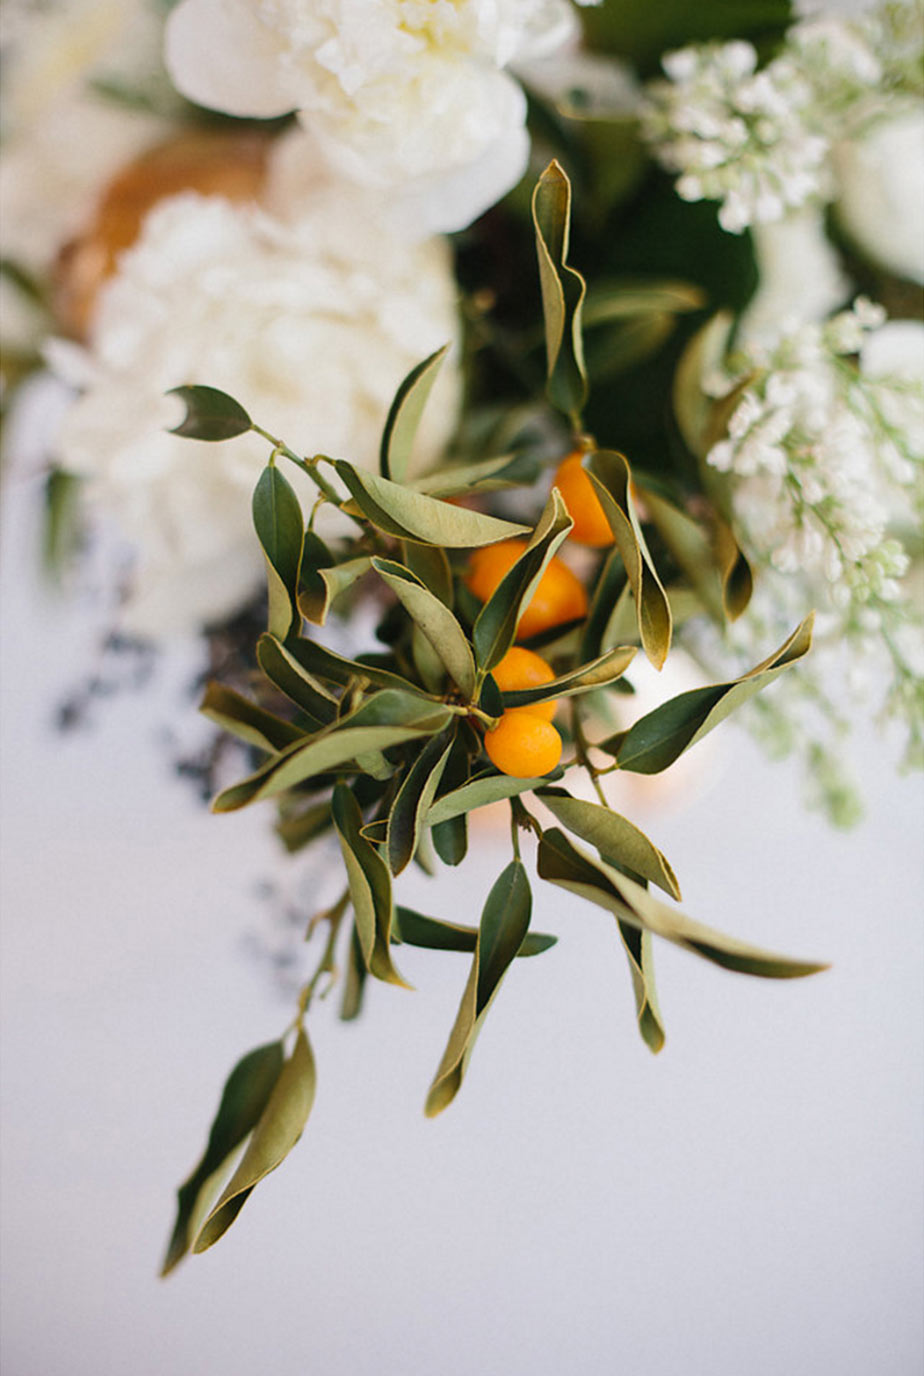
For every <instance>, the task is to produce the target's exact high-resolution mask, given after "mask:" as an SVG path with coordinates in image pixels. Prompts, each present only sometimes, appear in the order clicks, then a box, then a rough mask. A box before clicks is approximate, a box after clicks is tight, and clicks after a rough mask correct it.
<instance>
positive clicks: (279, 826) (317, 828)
mask: <svg viewBox="0 0 924 1376" xmlns="http://www.w3.org/2000/svg"><path fill="white" fill-rule="evenodd" d="M331 825H332V821H331V815H330V803H312V805H311V806H310V807H307V808H305V809H304V811H302V812H292V813H289V814H287V815H285V816H282V817H279V818H277V820H276V825H275V831H276V835H277V836H278V837H279V839H280V841H281V842H282V844H283V845H284V846H285V848H286V850H287V851H289V853H290V854H294V852H295V851H298V850H301V849H302V847H303V846H307V845H308V843H309V841H313V840H314V838H315V837H316V836H320V835H321V833H322V832H324V831H327V829H328V827H330V826H331Z"/></svg>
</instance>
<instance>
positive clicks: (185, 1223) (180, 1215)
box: [161, 1042, 285, 1276]
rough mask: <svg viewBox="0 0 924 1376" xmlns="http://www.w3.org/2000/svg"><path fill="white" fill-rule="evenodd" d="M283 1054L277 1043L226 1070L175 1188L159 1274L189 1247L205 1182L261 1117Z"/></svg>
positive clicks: (277, 1074) (174, 1262)
mask: <svg viewBox="0 0 924 1376" xmlns="http://www.w3.org/2000/svg"><path fill="white" fill-rule="evenodd" d="M284 1059H285V1057H284V1054H283V1048H282V1043H281V1042H270V1043H269V1044H268V1045H266V1046H258V1047H257V1049H256V1050H255V1051H250V1052H248V1054H247V1055H246V1056H244V1057H242V1059H241V1060H239V1061H238V1063H237V1065H236V1066H235V1067H234V1069H233V1070H232V1071H231V1074H230V1075H229V1076H228V1078H227V1080H226V1081H225V1087H224V1089H223V1090H222V1094H221V1102H220V1103H219V1105H218V1112H217V1113H216V1114H215V1118H214V1120H213V1122H212V1126H211V1128H210V1130H209V1140H208V1144H207V1146H206V1148H205V1152H204V1153H203V1155H202V1157H201V1159H200V1160H199V1161H198V1162H197V1164H196V1167H195V1169H194V1170H193V1172H192V1174H191V1175H190V1176H189V1177H188V1179H187V1180H185V1181H184V1182H183V1184H182V1185H181V1186H180V1188H179V1190H178V1191H177V1216H176V1223H175V1225H174V1229H173V1235H172V1236H171V1238H170V1244H169V1246H168V1247H167V1255H166V1257H165V1258H164V1264H163V1269H162V1270H161V1275H162V1276H166V1275H168V1274H169V1273H170V1272H171V1271H172V1270H173V1268H174V1267H175V1266H176V1265H177V1263H178V1262H180V1261H181V1260H182V1259H183V1257H184V1256H186V1254H187V1252H188V1251H189V1249H190V1246H191V1244H192V1240H193V1238H192V1235H193V1220H194V1218H195V1216H196V1214H199V1213H201V1211H202V1208H203V1196H204V1195H205V1193H206V1186H207V1185H208V1184H209V1182H210V1181H213V1179H214V1178H215V1177H216V1176H217V1175H218V1173H219V1172H220V1170H221V1168H222V1166H223V1165H224V1164H225V1162H226V1161H227V1160H228V1158H229V1157H230V1156H231V1154H232V1152H234V1151H235V1150H236V1149H237V1147H239V1146H240V1145H241V1143H242V1142H243V1140H244V1138H245V1137H246V1136H247V1134H248V1133H249V1132H252V1131H253V1129H254V1128H255V1127H256V1125H257V1123H258V1122H259V1120H260V1116H261V1115H262V1113H263V1111H264V1109H265V1108H266V1105H267V1104H268V1102H269V1099H270V1095H271V1094H272V1092H273V1089H274V1088H275V1085H276V1081H277V1080H278V1079H279V1076H280V1073H281V1071H282V1067H283V1061H284Z"/></svg>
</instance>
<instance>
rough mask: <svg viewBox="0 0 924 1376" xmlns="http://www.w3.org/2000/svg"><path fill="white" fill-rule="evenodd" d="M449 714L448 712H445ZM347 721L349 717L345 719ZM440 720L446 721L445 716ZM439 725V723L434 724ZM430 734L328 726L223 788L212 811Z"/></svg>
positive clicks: (269, 793) (417, 730)
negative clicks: (244, 777)
mask: <svg viewBox="0 0 924 1376" xmlns="http://www.w3.org/2000/svg"><path fill="white" fill-rule="evenodd" d="M446 715H447V717H448V715H449V714H448V713H447V714H446ZM344 720H345V722H346V723H348V722H349V718H345V719H344ZM439 724H445V718H444V719H443V720H442V722H440V723H439ZM437 729H438V727H437ZM432 734H433V730H432V729H431V728H429V727H428V726H423V727H421V726H350V725H349V724H345V725H338V726H336V727H330V728H327V729H326V730H324V731H321V732H319V733H318V734H317V735H315V736H310V737H309V738H308V739H307V740H306V741H305V742H304V743H298V742H296V744H295V745H293V746H290V747H288V749H286V750H284V751H281V752H280V753H279V754H278V755H277V756H275V757H274V758H273V759H271V760H268V761H267V762H266V763H265V764H264V765H261V767H260V768H259V769H257V770H255V771H254V772H253V773H252V774H250V775H248V776H247V778H246V779H242V780H241V781H240V782H239V783H236V784H232V785H231V787H230V788H226V789H223V790H222V792H221V793H219V794H218V796H217V797H216V798H215V799H213V801H212V811H213V812H235V811H236V810H237V809H238V808H242V807H247V806H248V805H249V804H250V803H254V802H258V801H259V800H260V799H262V798H272V797H275V796H276V795H277V794H279V793H284V792H285V791H286V789H289V788H294V787H295V785H296V784H302V783H306V782H307V781H308V780H310V779H312V778H314V777H315V776H316V775H319V774H326V773H327V772H328V771H330V770H333V769H338V768H343V767H344V766H348V765H350V764H353V765H354V767H358V765H357V764H356V762H357V761H358V760H359V759H360V758H361V757H362V756H364V755H368V754H369V753H370V752H372V751H379V750H388V749H389V748H390V747H391V746H393V745H403V744H404V742H405V741H413V740H422V739H423V738H424V737H426V736H430V735H432Z"/></svg>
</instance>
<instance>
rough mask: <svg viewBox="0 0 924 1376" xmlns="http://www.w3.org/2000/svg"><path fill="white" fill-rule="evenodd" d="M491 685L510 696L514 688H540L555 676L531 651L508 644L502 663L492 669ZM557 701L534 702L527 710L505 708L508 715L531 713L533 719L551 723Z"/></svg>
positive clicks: (525, 708) (539, 656)
mask: <svg viewBox="0 0 924 1376" xmlns="http://www.w3.org/2000/svg"><path fill="white" fill-rule="evenodd" d="M491 673H492V675H493V677H494V682H495V683H496V684H497V686H498V688H499V689H500V690H501V692H502V693H512V692H514V691H515V690H516V689H517V688H539V687H541V686H542V684H544V683H551V682H552V679H553V678H554V677H555V673H554V671H553V669H552V667H551V665H549V664H547V663H546V662H545V660H544V659H543V658H542V656H541V655H537V654H535V653H534V652H533V651H532V650H524V649H523V647H522V645H511V647H510V649H509V650H508V651H507V653H506V654H505V655H504V657H503V659H502V660H501V662H500V663H499V664H498V665H497V666H496V667H495V668H494V669H492V670H491ZM557 706H558V700H557V699H553V700H552V701H551V702H534V703H530V705H529V706H528V707H508V708H507V711H508V712H530V713H532V715H533V716H536V717H542V718H543V720H545V721H551V720H552V718H553V717H554V715H555V709H556V707H557Z"/></svg>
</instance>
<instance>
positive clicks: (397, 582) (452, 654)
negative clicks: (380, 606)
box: [372, 559, 475, 701]
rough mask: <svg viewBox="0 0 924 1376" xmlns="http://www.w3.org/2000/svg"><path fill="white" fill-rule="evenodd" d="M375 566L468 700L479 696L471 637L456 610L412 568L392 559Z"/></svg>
mask: <svg viewBox="0 0 924 1376" xmlns="http://www.w3.org/2000/svg"><path fill="white" fill-rule="evenodd" d="M372 567H373V568H374V569H375V571H376V573H377V574H378V575H379V577H380V578H381V579H382V581H383V582H384V583H385V584H386V585H387V586H388V587H389V588H390V589H391V591H392V592H393V593H394V594H395V596H396V597H397V598H398V600H399V602H400V603H401V605H402V606H403V607H404V609H405V611H406V612H407V613H408V615H409V616H410V617H412V619H413V620H414V621H415V622H416V624H417V625H418V626H419V627H420V629H421V631H422V632H423V634H424V635H425V636H426V638H427V640H428V641H429V642H430V644H431V645H432V646H433V649H434V650H435V651H436V653H437V655H438V656H439V658H440V660H441V661H442V662H443V664H445V666H446V668H447V670H448V671H449V674H450V676H451V678H452V679H453V682H454V683H456V684H457V685H458V687H459V688H460V690H461V692H462V694H463V696H464V697H465V698H466V700H467V701H471V699H472V698H473V697H474V695H475V661H474V659H473V658H472V651H471V647H470V645H469V643H468V639H467V637H466V635H465V632H464V631H463V629H462V627H461V626H460V625H459V623H458V621H457V620H456V618H455V617H454V616H453V614H452V612H451V611H450V610H449V608H448V607H447V606H446V605H445V603H443V602H441V601H440V599H439V598H438V597H437V596H436V595H435V593H432V592H430V590H429V588H425V587H424V585H423V583H421V581H420V579H419V578H417V577H416V576H415V575H414V574H413V573H411V572H410V570H409V569H406V568H404V567H402V565H401V564H397V563H395V562H394V561H393V560H391V559H373V560H372Z"/></svg>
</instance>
